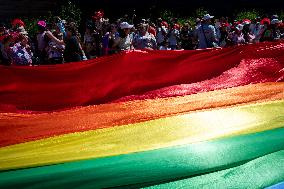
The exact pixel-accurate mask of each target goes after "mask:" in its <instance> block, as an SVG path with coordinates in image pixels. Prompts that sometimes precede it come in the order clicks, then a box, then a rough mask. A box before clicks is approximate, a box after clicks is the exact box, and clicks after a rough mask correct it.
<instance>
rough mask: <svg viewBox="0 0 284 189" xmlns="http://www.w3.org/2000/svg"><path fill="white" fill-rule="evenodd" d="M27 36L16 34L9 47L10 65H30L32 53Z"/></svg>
mask: <svg viewBox="0 0 284 189" xmlns="http://www.w3.org/2000/svg"><path fill="white" fill-rule="evenodd" d="M28 42H29V41H28V37H27V36H26V35H24V34H21V33H19V34H18V35H17V36H16V39H15V44H14V45H13V46H12V47H10V49H9V52H8V53H9V57H10V60H11V65H19V66H31V65H32V63H33V61H32V57H33V54H32V52H31V48H30V46H29V44H28Z"/></svg>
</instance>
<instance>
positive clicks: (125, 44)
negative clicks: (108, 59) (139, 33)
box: [113, 22, 133, 51]
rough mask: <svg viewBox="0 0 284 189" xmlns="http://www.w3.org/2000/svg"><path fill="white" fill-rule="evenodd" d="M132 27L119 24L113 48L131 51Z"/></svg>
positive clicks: (126, 24)
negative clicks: (117, 35)
mask: <svg viewBox="0 0 284 189" xmlns="http://www.w3.org/2000/svg"><path fill="white" fill-rule="evenodd" d="M132 28H133V25H130V24H128V22H122V23H121V24H120V30H119V37H117V38H116V39H115V42H114V44H113V48H118V49H119V50H121V51H125V50H131V49H133V45H132V43H133V36H132V35H131V34H130V31H131V29H132Z"/></svg>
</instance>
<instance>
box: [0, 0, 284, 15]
mask: <svg viewBox="0 0 284 189" xmlns="http://www.w3.org/2000/svg"><path fill="white" fill-rule="evenodd" d="M73 1H75V2H76V3H78V4H79V6H80V7H81V8H82V10H83V12H84V14H85V15H90V14H92V12H93V11H94V10H97V9H100V8H101V9H104V10H105V12H106V15H107V17H112V16H114V17H118V16H122V15H123V14H125V13H128V14H132V13H133V10H134V9H135V10H136V13H137V14H138V15H141V16H145V17H146V16H149V14H150V13H151V14H153V15H154V16H156V15H158V14H159V12H160V11H161V10H164V9H169V10H171V11H173V12H176V13H177V14H178V15H179V16H183V15H190V14H191V12H192V11H194V10H196V9H197V8H199V7H204V8H205V9H207V10H209V12H210V13H211V14H214V15H216V16H232V15H234V13H235V12H236V11H237V10H243V9H250V8H260V9H263V10H264V12H266V13H268V14H274V13H275V12H277V11H279V10H281V9H284V0H266V1H264V0H233V1H228V0H149V1H147V0H92V1H87V0H73ZM62 2H64V1H63V0H61V1H55V0H0V17H1V18H3V17H5V18H7V17H16V16H39V15H44V14H47V11H49V10H52V11H54V10H55V11H56V10H58V8H59V7H60V5H61V4H62Z"/></svg>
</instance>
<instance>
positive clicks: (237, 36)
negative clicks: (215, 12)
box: [232, 24, 246, 45]
mask: <svg viewBox="0 0 284 189" xmlns="http://www.w3.org/2000/svg"><path fill="white" fill-rule="evenodd" d="M242 30H243V25H241V24H239V25H237V26H236V28H235V31H234V33H233V38H232V42H233V44H234V45H241V44H246V40H245V38H244V34H243V32H242Z"/></svg>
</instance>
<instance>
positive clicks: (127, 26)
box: [120, 22, 133, 35]
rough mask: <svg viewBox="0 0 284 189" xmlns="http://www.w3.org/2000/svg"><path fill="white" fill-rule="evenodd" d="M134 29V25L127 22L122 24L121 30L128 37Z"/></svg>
mask: <svg viewBox="0 0 284 189" xmlns="http://www.w3.org/2000/svg"><path fill="white" fill-rule="evenodd" d="M132 28H133V25H130V24H128V23H127V22H122V23H121V24H120V29H121V30H123V32H124V33H125V34H126V35H128V34H129V33H130V31H131V29H132Z"/></svg>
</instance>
